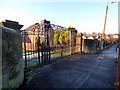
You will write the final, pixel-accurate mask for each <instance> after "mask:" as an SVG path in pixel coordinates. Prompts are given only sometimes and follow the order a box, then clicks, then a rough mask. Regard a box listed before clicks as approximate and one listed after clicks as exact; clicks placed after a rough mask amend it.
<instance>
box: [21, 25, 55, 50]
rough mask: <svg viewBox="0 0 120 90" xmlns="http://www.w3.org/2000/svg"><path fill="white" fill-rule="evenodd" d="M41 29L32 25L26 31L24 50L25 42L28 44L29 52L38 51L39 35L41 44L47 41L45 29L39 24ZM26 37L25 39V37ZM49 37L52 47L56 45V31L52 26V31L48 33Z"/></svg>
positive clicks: (24, 34)
mask: <svg viewBox="0 0 120 90" xmlns="http://www.w3.org/2000/svg"><path fill="white" fill-rule="evenodd" d="M39 25H40V27H39V29H38V27H37V26H36V24H33V25H31V26H30V27H28V28H26V29H25V32H26V33H24V32H23V43H22V44H23V48H24V41H25V42H26V49H27V50H36V49H38V47H37V42H38V33H39V37H40V44H41V43H42V42H44V41H45V40H46V39H45V38H46V36H45V28H44V27H43V26H42V25H41V24H39ZM24 36H25V37H24ZM48 36H49V44H50V46H53V45H54V30H53V28H52V27H51V26H50V29H49V31H48Z"/></svg>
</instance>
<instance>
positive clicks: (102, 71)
mask: <svg viewBox="0 0 120 90" xmlns="http://www.w3.org/2000/svg"><path fill="white" fill-rule="evenodd" d="M116 55H117V53H116V45H113V46H112V47H110V48H108V49H106V50H104V51H102V52H100V53H99V54H82V55H80V54H76V55H72V56H68V57H66V58H64V59H61V60H59V61H58V60H57V62H55V63H53V64H50V65H46V66H44V67H42V68H37V69H35V70H34V71H32V72H31V74H30V76H29V77H28V81H27V83H26V84H25V85H23V86H22V88H115V83H116V73H117V63H115V61H116V59H115V57H116Z"/></svg>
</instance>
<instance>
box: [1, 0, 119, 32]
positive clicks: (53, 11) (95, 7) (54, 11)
mask: <svg viewBox="0 0 120 90" xmlns="http://www.w3.org/2000/svg"><path fill="white" fill-rule="evenodd" d="M106 5H107V3H106V2H87V1H86V2H83V1H82V2H68V1H67V2H39V1H36V0H35V1H32V2H29V1H26V2H25V1H21V2H19V1H18V2H16V1H14V0H13V1H11V2H10V1H7V0H5V1H2V3H0V11H1V12H2V14H0V21H3V20H4V19H8V20H13V21H18V22H19V23H20V24H23V25H24V27H23V28H22V29H25V28H27V27H29V26H30V25H32V24H34V23H37V22H40V20H43V19H47V20H49V21H51V23H53V24H56V25H60V26H63V27H68V26H72V27H75V28H76V29H77V30H78V32H87V33H92V32H97V33H98V32H100V33H102V31H103V26H104V18H105V10H106ZM106 33H118V3H114V4H109V9H108V17H107V24H106Z"/></svg>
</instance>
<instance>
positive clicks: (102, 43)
mask: <svg viewBox="0 0 120 90" xmlns="http://www.w3.org/2000/svg"><path fill="white" fill-rule="evenodd" d="M116 2H118V1H114V2H110V3H107V6H106V13H105V21H104V28H103V34H102V40H101V50H103V45H104V39H105V26H106V20H107V13H108V4H113V3H116Z"/></svg>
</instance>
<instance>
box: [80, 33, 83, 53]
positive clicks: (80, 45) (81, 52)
mask: <svg viewBox="0 0 120 90" xmlns="http://www.w3.org/2000/svg"><path fill="white" fill-rule="evenodd" d="M82 36H83V34H82V33H80V53H82V41H83V39H82Z"/></svg>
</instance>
